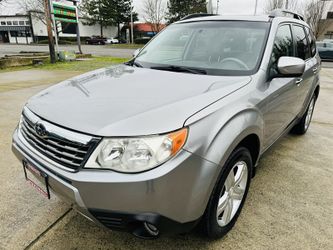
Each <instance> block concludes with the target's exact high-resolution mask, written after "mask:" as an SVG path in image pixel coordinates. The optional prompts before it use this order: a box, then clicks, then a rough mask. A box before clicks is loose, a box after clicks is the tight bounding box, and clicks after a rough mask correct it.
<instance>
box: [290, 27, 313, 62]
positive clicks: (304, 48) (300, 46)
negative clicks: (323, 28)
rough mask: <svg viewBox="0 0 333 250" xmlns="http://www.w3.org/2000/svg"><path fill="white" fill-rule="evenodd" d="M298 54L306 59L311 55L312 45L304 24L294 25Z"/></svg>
mask: <svg viewBox="0 0 333 250" xmlns="http://www.w3.org/2000/svg"><path fill="white" fill-rule="evenodd" d="M294 34H295V41H296V56H297V57H299V58H301V59H303V60H306V59H308V58H310V57H311V53H310V46H309V43H308V40H307V38H306V35H305V32H304V29H303V27H302V26H298V25H297V26H296V25H294Z"/></svg>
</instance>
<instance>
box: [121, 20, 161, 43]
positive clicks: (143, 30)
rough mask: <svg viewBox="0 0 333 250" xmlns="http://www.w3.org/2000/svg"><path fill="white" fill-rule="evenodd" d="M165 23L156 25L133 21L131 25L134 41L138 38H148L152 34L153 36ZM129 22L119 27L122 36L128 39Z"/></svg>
mask: <svg viewBox="0 0 333 250" xmlns="http://www.w3.org/2000/svg"><path fill="white" fill-rule="evenodd" d="M165 26H166V25H165V24H159V25H158V27H156V26H154V25H152V24H150V23H134V25H133V36H134V41H135V40H138V39H146V40H149V39H151V38H152V37H153V36H155V35H156V34H157V33H158V31H160V30H162V29H164V28H165ZM130 28H131V26H130V24H127V25H124V26H123V27H122V29H121V35H122V37H123V38H124V39H125V40H127V41H129V40H130Z"/></svg>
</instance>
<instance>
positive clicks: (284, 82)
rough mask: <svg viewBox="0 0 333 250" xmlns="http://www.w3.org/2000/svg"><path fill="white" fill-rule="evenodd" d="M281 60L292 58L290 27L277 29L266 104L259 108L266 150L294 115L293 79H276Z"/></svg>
mask: <svg viewBox="0 0 333 250" xmlns="http://www.w3.org/2000/svg"><path fill="white" fill-rule="evenodd" d="M282 56H294V44H293V37H292V32H291V26H290V25H289V24H283V25H281V26H280V27H279V28H278V31H277V33H276V36H275V42H274V47H273V51H272V55H271V60H270V64H269V67H268V70H267V74H268V76H267V78H268V80H267V82H266V86H265V87H264V94H265V96H266V98H265V100H264V101H263V102H262V103H261V104H260V105H261V107H260V109H261V110H263V118H264V123H265V124H264V147H265V148H266V147H269V146H270V145H271V144H272V143H274V141H275V140H276V139H277V138H278V137H279V136H280V135H281V133H283V131H284V130H285V129H286V128H287V127H288V125H290V123H291V122H292V121H293V120H294V119H295V117H296V115H297V107H296V105H297V104H298V101H299V94H298V89H297V84H296V79H295V78H293V77H278V69H277V64H278V60H279V58H280V57H282Z"/></svg>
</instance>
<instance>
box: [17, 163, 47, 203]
mask: <svg viewBox="0 0 333 250" xmlns="http://www.w3.org/2000/svg"><path fill="white" fill-rule="evenodd" d="M23 170H24V175H25V179H26V180H27V182H28V183H29V184H30V185H31V186H33V187H34V188H35V189H36V190H37V191H38V192H39V193H41V194H42V195H43V196H44V197H46V198H48V199H50V189H49V183H48V176H47V174H45V173H44V172H42V171H41V170H39V169H38V168H37V167H35V166H33V165H32V164H30V163H29V162H27V161H23Z"/></svg>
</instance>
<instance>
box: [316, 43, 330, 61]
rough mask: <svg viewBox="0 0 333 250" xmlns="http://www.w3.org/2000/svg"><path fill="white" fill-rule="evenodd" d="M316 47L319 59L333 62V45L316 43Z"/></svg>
mask: <svg viewBox="0 0 333 250" xmlns="http://www.w3.org/2000/svg"><path fill="white" fill-rule="evenodd" d="M317 47H318V52H319V56H320V57H321V59H326V60H333V43H329V42H317Z"/></svg>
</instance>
